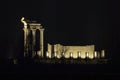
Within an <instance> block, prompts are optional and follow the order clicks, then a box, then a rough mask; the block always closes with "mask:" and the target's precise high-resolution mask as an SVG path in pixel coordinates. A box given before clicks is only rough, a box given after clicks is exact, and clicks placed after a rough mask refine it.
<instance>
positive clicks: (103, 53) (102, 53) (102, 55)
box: [101, 50, 105, 58]
mask: <svg viewBox="0 0 120 80" xmlns="http://www.w3.org/2000/svg"><path fill="white" fill-rule="evenodd" d="M101 57H102V58H104V57H105V50H102V51H101Z"/></svg>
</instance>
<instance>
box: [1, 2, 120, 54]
mask: <svg viewBox="0 0 120 80" xmlns="http://www.w3.org/2000/svg"><path fill="white" fill-rule="evenodd" d="M7 4H8V5H7V10H6V13H5V14H7V23H6V24H5V27H4V28H3V29H4V31H5V32H4V33H3V31H1V34H2V37H3V40H2V41H1V46H2V47H4V49H2V53H1V54H3V53H4V50H6V51H5V52H6V54H7V55H8V54H9V53H12V52H14V51H16V50H18V51H19V50H20V49H19V46H20V41H21V40H20V36H21V32H20V31H21V30H22V23H21V22H20V19H21V17H22V16H24V17H25V18H27V19H30V20H36V21H38V22H40V23H41V24H42V25H43V27H44V28H45V43H51V44H54V43H61V44H63V45H86V44H95V46H96V48H98V49H106V51H108V52H109V53H110V54H117V56H118V55H119V53H117V52H118V49H119V45H120V42H119V41H120V32H119V26H120V19H119V18H120V11H119V8H120V5H119V2H116V1H114V0H113V1H109V0H38V1H35V0H30V1H24V0H23V1H22V0H20V1H17V0H16V1H15V2H14V3H13V2H11V1H8V2H7ZM5 29H7V30H5ZM45 46H47V45H45ZM113 52H114V53H113ZM6 54H5V55H6ZM112 56H113V55H112ZM114 56H116V55H114ZM119 56H120V55H119Z"/></svg>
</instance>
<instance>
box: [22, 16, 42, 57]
mask: <svg viewBox="0 0 120 80" xmlns="http://www.w3.org/2000/svg"><path fill="white" fill-rule="evenodd" d="M21 22H22V23H23V24H24V28H23V30H24V57H27V56H29V57H34V56H35V55H36V54H37V55H39V56H40V57H43V53H44V28H42V26H41V24H39V23H36V21H28V20H25V19H24V17H23V18H22V19H21Z"/></svg>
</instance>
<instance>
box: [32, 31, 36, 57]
mask: <svg viewBox="0 0 120 80" xmlns="http://www.w3.org/2000/svg"><path fill="white" fill-rule="evenodd" d="M31 30H32V40H33V41H32V51H33V52H32V56H35V54H36V52H35V45H36V44H35V43H36V29H31Z"/></svg>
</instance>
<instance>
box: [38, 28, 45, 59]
mask: <svg viewBox="0 0 120 80" xmlns="http://www.w3.org/2000/svg"><path fill="white" fill-rule="evenodd" d="M39 30H40V51H41V57H43V53H44V50H43V49H44V37H43V36H44V29H43V28H42V29H39Z"/></svg>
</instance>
